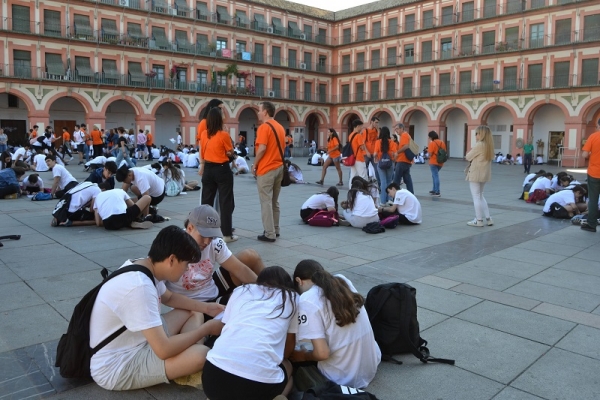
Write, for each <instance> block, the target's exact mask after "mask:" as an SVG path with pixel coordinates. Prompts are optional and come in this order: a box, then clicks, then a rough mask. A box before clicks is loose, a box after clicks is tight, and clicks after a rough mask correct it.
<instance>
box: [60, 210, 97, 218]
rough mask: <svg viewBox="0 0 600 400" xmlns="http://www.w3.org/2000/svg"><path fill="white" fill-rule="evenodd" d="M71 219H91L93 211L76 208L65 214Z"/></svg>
mask: <svg viewBox="0 0 600 400" xmlns="http://www.w3.org/2000/svg"><path fill="white" fill-rule="evenodd" d="M67 218H68V219H70V220H71V221H93V220H94V213H93V212H90V211H88V210H86V209H81V210H77V211H75V212H74V213H69V215H68V216H67Z"/></svg>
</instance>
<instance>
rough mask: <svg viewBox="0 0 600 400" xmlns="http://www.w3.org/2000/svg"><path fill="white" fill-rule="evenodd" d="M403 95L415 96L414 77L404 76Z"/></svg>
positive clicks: (407, 96)
mask: <svg viewBox="0 0 600 400" xmlns="http://www.w3.org/2000/svg"><path fill="white" fill-rule="evenodd" d="M402 97H404V98H405V99H406V98H410V97H413V78H412V77H409V78H402Z"/></svg>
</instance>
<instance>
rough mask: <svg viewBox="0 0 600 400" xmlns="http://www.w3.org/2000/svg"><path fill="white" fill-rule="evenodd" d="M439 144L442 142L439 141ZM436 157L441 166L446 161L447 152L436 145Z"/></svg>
mask: <svg viewBox="0 0 600 400" xmlns="http://www.w3.org/2000/svg"><path fill="white" fill-rule="evenodd" d="M440 143H442V142H441V141H440ZM436 144H437V143H436ZM436 156H437V161H438V162H439V163H441V164H443V163H445V162H446V161H448V152H447V151H446V150H444V149H443V148H442V146H441V145H438V151H437V154H436Z"/></svg>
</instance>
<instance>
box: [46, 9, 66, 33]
mask: <svg viewBox="0 0 600 400" xmlns="http://www.w3.org/2000/svg"><path fill="white" fill-rule="evenodd" d="M44 35H46V36H57V37H60V36H62V27H61V25H60V11H52V10H44Z"/></svg>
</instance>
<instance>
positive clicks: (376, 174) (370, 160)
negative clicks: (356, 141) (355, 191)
mask: <svg viewBox="0 0 600 400" xmlns="http://www.w3.org/2000/svg"><path fill="white" fill-rule="evenodd" d="M369 164H373V169H374V170H375V179H377V182H379V171H378V170H377V164H375V162H373V156H371V157H367V156H365V167H367V174H368V173H369ZM369 178H372V177H371V176H370V177H369Z"/></svg>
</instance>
